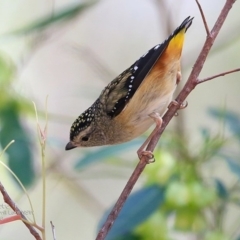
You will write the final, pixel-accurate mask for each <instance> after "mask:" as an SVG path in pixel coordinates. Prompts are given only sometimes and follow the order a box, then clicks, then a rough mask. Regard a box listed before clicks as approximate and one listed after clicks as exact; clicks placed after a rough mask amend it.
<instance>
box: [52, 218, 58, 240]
mask: <svg viewBox="0 0 240 240" xmlns="http://www.w3.org/2000/svg"><path fill="white" fill-rule="evenodd" d="M50 224H51V228H52V234H53V240H57V238H56V232H55V226H54V225H53V222H52V221H50Z"/></svg>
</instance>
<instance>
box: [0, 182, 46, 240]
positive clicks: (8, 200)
mask: <svg viewBox="0 0 240 240" xmlns="http://www.w3.org/2000/svg"><path fill="white" fill-rule="evenodd" d="M0 191H1V193H2V196H3V199H4V202H5V203H7V204H8V205H9V206H10V207H11V208H12V210H13V211H14V212H15V213H16V214H17V215H20V216H21V218H22V219H23V220H26V221H27V218H26V217H25V216H24V214H23V213H22V211H21V210H20V209H19V208H18V207H17V205H16V204H15V202H14V201H13V200H12V199H11V197H10V196H9V195H8V193H7V192H6V190H5V188H4V186H3V185H2V183H1V182H0ZM23 223H24V224H25V225H26V227H27V228H28V229H29V231H30V233H31V234H32V235H33V236H34V237H35V239H37V240H42V238H41V237H40V235H39V234H38V232H37V231H36V230H35V228H34V227H33V226H32V225H31V224H29V223H26V222H25V221H23Z"/></svg>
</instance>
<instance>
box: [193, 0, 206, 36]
mask: <svg viewBox="0 0 240 240" xmlns="http://www.w3.org/2000/svg"><path fill="white" fill-rule="evenodd" d="M195 1H196V3H197V5H198V8H199V11H200V13H201V16H202V20H203V24H204V27H205V30H206V33H207V36H209V35H210V31H209V28H208V24H207V20H206V18H205V15H204V12H203V10H202V6H201V4H200V3H199V2H198V0H195Z"/></svg>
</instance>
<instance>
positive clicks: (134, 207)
mask: <svg viewBox="0 0 240 240" xmlns="http://www.w3.org/2000/svg"><path fill="white" fill-rule="evenodd" d="M163 201H164V190H163V188H161V187H160V186H158V185H151V186H148V187H145V188H143V189H141V190H139V191H137V192H135V193H133V194H132V195H130V197H129V198H128V199H127V201H126V203H125V205H124V206H123V208H122V210H121V212H120V214H119V216H118V218H117V220H116V221H115V223H114V225H113V227H112V229H111V230H110V232H109V234H108V235H107V237H106V240H117V239H124V238H123V237H124V236H126V235H127V234H129V233H131V232H132V231H133V230H134V229H135V228H136V227H137V226H138V225H139V224H141V223H142V222H143V221H145V220H146V219H147V218H148V217H149V216H150V215H151V214H152V213H153V212H154V211H156V209H158V208H159V207H160V205H161V204H162V203H163ZM111 209H112V208H111ZM109 213H110V210H108V211H107V212H106V213H105V214H104V216H103V217H102V219H101V220H100V222H99V227H98V228H99V229H100V227H102V225H103V223H104V222H105V220H106V218H107V216H108V214H109Z"/></svg>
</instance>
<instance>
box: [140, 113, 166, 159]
mask: <svg viewBox="0 0 240 240" xmlns="http://www.w3.org/2000/svg"><path fill="white" fill-rule="evenodd" d="M149 117H151V118H152V119H153V120H154V121H155V123H156V126H155V128H154V130H153V131H152V133H151V134H150V135H149V137H148V138H147V139H146V141H145V142H144V143H143V145H142V146H141V147H140V148H139V149H138V151H137V154H138V157H139V159H141V157H142V156H148V159H149V160H148V163H152V162H154V161H155V159H154V156H153V153H152V152H151V151H146V150H144V149H145V148H146V146H147V145H148V143H149V142H150V141H151V139H152V137H153V136H154V135H155V134H156V132H157V131H158V130H159V129H160V128H161V126H162V118H161V116H160V115H159V114H158V113H155V112H153V113H151V114H149ZM151 159H153V160H152V161H150V160H151Z"/></svg>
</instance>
